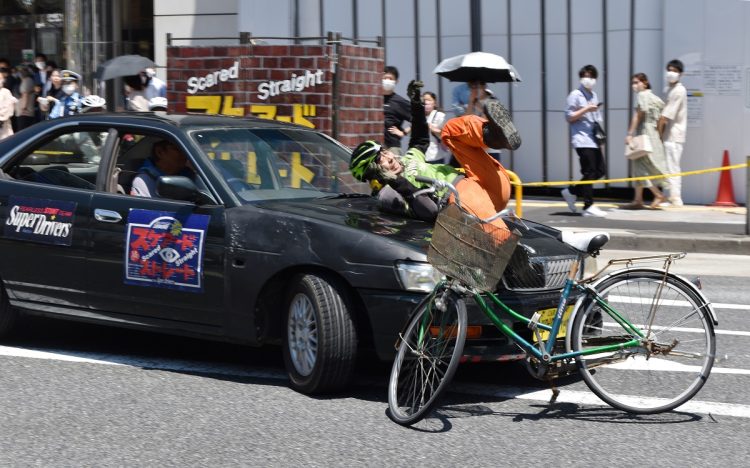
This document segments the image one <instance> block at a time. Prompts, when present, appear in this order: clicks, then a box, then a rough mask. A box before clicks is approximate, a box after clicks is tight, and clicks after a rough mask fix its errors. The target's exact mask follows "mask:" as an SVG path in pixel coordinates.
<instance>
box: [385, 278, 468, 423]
mask: <svg viewBox="0 0 750 468" xmlns="http://www.w3.org/2000/svg"><path fill="white" fill-rule="evenodd" d="M465 340H466V304H465V303H464V301H463V299H461V298H460V297H458V295H457V294H456V293H454V292H452V291H449V290H448V291H445V290H444V291H439V292H438V293H437V294H435V295H433V296H431V297H429V298H428V299H427V300H425V301H422V302H421V303H420V304H419V305H418V306H417V309H415V313H414V314H413V316H412V319H411V321H410V322H409V325H408V326H407V327H406V331H405V332H404V334H403V335H402V336H401V344H400V346H399V349H398V354H397V355H396V360H395V361H394V362H393V368H392V370H391V379H390V382H389V384H388V407H389V410H390V411H389V416H390V417H391V419H393V420H394V421H395V422H397V423H399V424H401V425H405V426H407V425H411V424H414V423H416V422H418V421H420V420H421V419H422V418H424V417H425V416H426V415H427V414H428V413H429V412H430V411H431V410H432V408H433V407H434V406H435V405H436V404H437V402H438V400H439V398H440V396H441V395H442V393H443V392H444V391H445V389H446V387H447V386H448V384H449V383H450V381H451V379H452V378H453V375H454V374H455V372H456V368H457V367H458V363H459V361H460V359H461V353H462V352H463V349H464V342H465Z"/></svg>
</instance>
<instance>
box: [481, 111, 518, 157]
mask: <svg viewBox="0 0 750 468" xmlns="http://www.w3.org/2000/svg"><path fill="white" fill-rule="evenodd" d="M484 113H485V115H486V116H487V120H488V121H489V124H490V125H492V126H494V127H496V128H498V129H499V130H500V131H501V132H502V133H503V135H504V136H505V139H506V140H507V141H508V146H510V149H511V150H515V149H518V147H519V146H521V135H519V134H518V130H516V126H515V125H513V119H511V118H510V114H509V113H508V111H507V110H506V109H505V107H503V105H502V104H500V103H499V102H498V101H494V100H489V101H487V103H486V104H485V105H484Z"/></svg>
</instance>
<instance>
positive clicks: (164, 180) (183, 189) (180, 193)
mask: <svg viewBox="0 0 750 468" xmlns="http://www.w3.org/2000/svg"><path fill="white" fill-rule="evenodd" d="M156 193H157V194H158V195H159V196H160V197H162V198H169V199H172V200H184V201H189V202H193V203H195V204H196V205H215V204H216V200H214V199H213V198H212V197H211V196H210V195H208V194H206V193H203V192H201V191H200V190H199V189H198V186H196V185H195V182H193V181H192V180H190V178H188V177H185V176H161V177H159V181H158V183H157V184H156Z"/></svg>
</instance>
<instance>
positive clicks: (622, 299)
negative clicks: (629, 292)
mask: <svg viewBox="0 0 750 468" xmlns="http://www.w3.org/2000/svg"><path fill="white" fill-rule="evenodd" d="M607 302H612V303H618V302H619V303H621V304H641V305H650V304H651V302H653V298H651V297H632V296H617V295H614V294H613V295H610V296H608V297H607ZM709 302H710V301H709ZM710 303H711V305H712V306H713V308H714V309H732V310H750V305H747V304H727V303H723V302H710ZM659 304H660V305H663V306H678V307H692V306H693V305H692V304H691V303H689V302H688V301H682V300H677V299H664V300H662V301H660V302H659Z"/></svg>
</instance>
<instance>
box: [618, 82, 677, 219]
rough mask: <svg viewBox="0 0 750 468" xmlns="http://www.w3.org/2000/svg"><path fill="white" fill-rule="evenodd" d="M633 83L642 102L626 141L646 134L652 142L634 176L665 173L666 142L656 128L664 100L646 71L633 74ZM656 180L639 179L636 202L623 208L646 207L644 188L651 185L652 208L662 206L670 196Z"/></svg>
mask: <svg viewBox="0 0 750 468" xmlns="http://www.w3.org/2000/svg"><path fill="white" fill-rule="evenodd" d="M631 85H632V87H633V92H634V93H636V94H637V102H638V103H637V104H636V107H635V112H634V113H633V118H632V119H631V120H630V127H628V136H626V137H625V144H626V145H629V144H630V142H631V141H632V140H633V136H635V135H645V136H646V137H647V138H648V139H649V141H650V142H651V148H652V150H651V154H649V155H646V156H641V157H640V158H638V159H635V160H633V176H635V177H643V176H653V175H663V174H664V173H665V171H666V169H665V168H666V160H665V156H664V145H662V143H661V138H660V137H659V132H657V130H656V124H657V123H658V122H659V116H660V115H661V111H662V109H663V108H664V101H662V100H661V98H659V96H657V95H655V94H654V93H653V92H651V83H649V81H648V77H647V76H646V75H645V74H644V73H636V74H635V75H633V77H632V78H631ZM654 182H655V183H659V182H661V183H662V184H663V185H662V186H664V185H666V184H667V182H666V181H664V180H663V179H662V180H660V181H658V182H657V181H654ZM654 182H651V181H650V180H643V181H640V180H639V181H636V183H635V196H634V197H633V201H632V202H631V203H629V204H627V205H624V206H623V208H625V209H631V210H639V209H642V208H644V206H643V189H644V187H648V189H649V190H651V192H652V193H653V194H654V201H653V203H651V208H656V207H658V206H659V204H660V203H661V202H663V201H664V200H665V199H666V198H665V197H664V194H663V193H662V192H661V191H660V190H659V189H658V188H657V187H656V186H655V185H654Z"/></svg>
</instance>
